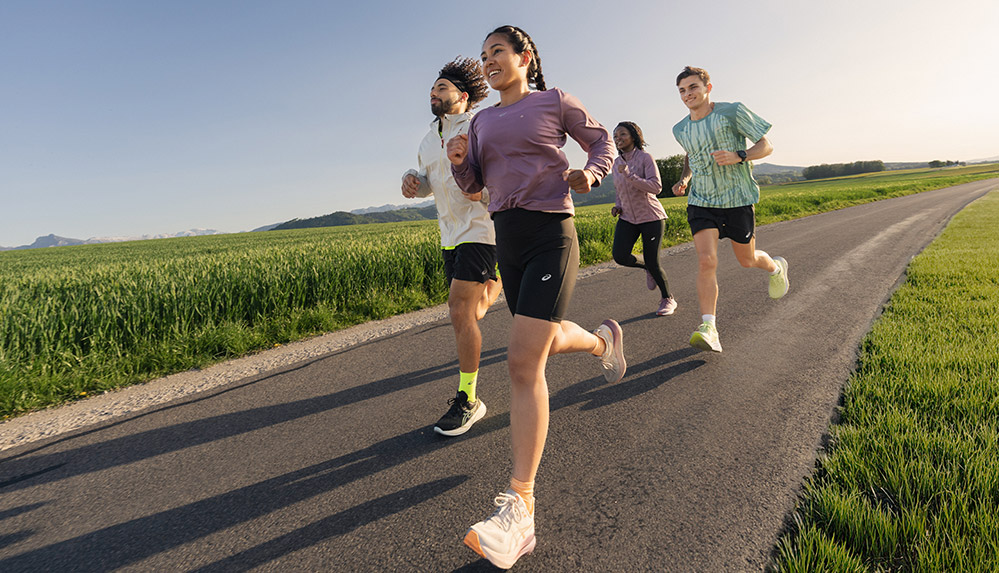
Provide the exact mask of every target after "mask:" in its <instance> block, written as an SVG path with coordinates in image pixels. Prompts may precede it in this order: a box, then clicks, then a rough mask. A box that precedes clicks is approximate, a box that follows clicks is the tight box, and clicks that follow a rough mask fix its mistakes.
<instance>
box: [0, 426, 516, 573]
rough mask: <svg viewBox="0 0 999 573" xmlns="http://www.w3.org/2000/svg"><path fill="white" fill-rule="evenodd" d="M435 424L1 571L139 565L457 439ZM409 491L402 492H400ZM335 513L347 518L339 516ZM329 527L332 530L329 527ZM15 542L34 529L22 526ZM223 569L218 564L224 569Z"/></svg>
mask: <svg viewBox="0 0 999 573" xmlns="http://www.w3.org/2000/svg"><path fill="white" fill-rule="evenodd" d="M509 423H510V420H509V416H507V415H501V416H494V417H492V418H488V419H486V420H483V421H482V422H480V423H479V424H477V425H476V435H477V436H479V435H485V434H486V433H489V432H493V431H496V430H498V429H500V428H502V427H505V426H508V425H509ZM431 435H435V434H433V432H432V430H430V429H429V428H421V429H418V430H413V431H411V432H407V433H405V434H401V435H399V436H396V437H394V438H390V439H387V440H383V441H381V442H378V443H376V444H373V445H371V446H369V447H367V448H363V449H361V450H358V451H356V452H353V453H350V454H346V455H343V456H340V457H338V458H335V459H332V460H328V461H324V462H320V463H317V464H313V465H311V466H308V467H305V468H302V469H300V470H296V471H293V472H288V473H286V474H283V475H281V476H277V477H274V478H271V479H267V480H264V481H260V482H258V483H255V484H252V485H248V486H245V487H242V488H239V489H236V490H233V491H230V492H226V493H223V494H219V495H216V496H214V497H210V498H207V499H204V500H200V501H196V502H193V503H190V504H187V505H183V506H180V507H176V508H172V509H167V510H164V511H161V512H159V513H156V514H153V515H149V516H146V517H141V518H138V519H133V520H131V521H127V522H124V523H120V524H116V525H112V526H109V527H105V528H103V529H100V530H97V531H93V532H90V533H86V534H83V535H80V536H77V537H74V538H71V539H67V540H65V541H60V542H57V543H53V544H50V545H47V546H44V547H40V548H37V549H34V550H32V551H28V552H26V553H21V554H19V555H16V556H13V557H8V558H6V559H0V571H57V570H60V568H61V566H64V565H65V561H63V559H64V556H66V555H72V556H73V563H74V564H75V565H77V566H78V569H77V570H79V571H109V570H114V569H118V568H121V567H125V566H128V565H130V564H134V563H137V562H139V561H142V560H143V559H146V558H149V557H151V556H153V555H156V554H158V553H161V552H164V551H168V550H170V549H173V548H176V547H179V546H181V545H184V544H186V543H191V542H193V541H196V540H198V539H202V538H204V537H206V536H208V535H212V534H215V533H218V532H220V531H224V530H226V529H229V528H232V527H236V526H239V525H242V524H245V523H247V522H249V521H252V520H254V519H257V518H260V517H262V516H264V515H267V514H270V513H272V512H274V511H278V510H281V509H284V508H286V507H288V506H291V505H293V504H296V503H299V502H301V501H304V500H307V499H311V498H314V497H316V496H319V495H322V494H325V493H328V492H331V491H334V490H336V489H337V488H340V487H343V486H344V485H346V484H349V483H352V482H354V481H357V480H359V479H362V478H365V477H367V476H370V475H372V474H374V473H377V472H380V471H383V470H386V469H389V468H392V467H395V466H398V465H399V464H402V463H404V462H407V461H410V460H412V459H415V458H418V457H420V456H423V455H425V454H427V453H429V452H431V451H434V452H436V451H439V450H440V449H441V448H445V447H449V446H450V445H451V444H457V443H460V442H459V441H457V440H454V439H451V440H436V439H432V438H431ZM467 480H468V477H467V476H452V477H448V478H445V479H441V480H437V481H434V482H430V483H427V484H423V485H422V486H418V487H417V488H411V489H409V490H404V491H403V492H401V493H397V494H393V495H389V496H383V497H380V498H378V499H376V500H373V501H369V502H366V503H364V504H361V505H359V506H356V507H353V508H351V509H348V510H345V511H343V512H340V513H338V514H336V515H334V516H331V517H330V518H326V519H324V520H323V521H322V522H320V523H322V524H323V526H322V527H315V528H314V527H313V526H307V527H305V528H303V530H304V531H302V532H301V534H302V535H303V536H304V537H303V538H302V539H296V538H294V536H287V535H286V536H282V537H281V538H278V539H276V540H273V541H272V542H268V543H265V544H263V545H262V546H260V547H258V548H255V549H251V550H248V551H246V552H244V553H242V554H239V555H238V556H235V557H238V558H239V559H240V561H239V563H235V562H234V563H229V562H228V561H223V562H219V563H217V564H213V565H211V566H210V567H213V568H215V569H219V568H220V567H222V568H224V569H226V570H231V568H230V567H228V566H229V565H232V566H234V567H236V568H237V569H239V568H240V566H239V565H240V564H242V563H243V560H245V561H247V562H261V563H262V562H265V561H266V560H269V559H274V558H276V557H278V556H280V555H283V554H285V553H287V552H290V551H293V550H296V549H301V548H302V547H306V546H308V545H311V544H313V543H317V542H319V541H322V540H323V539H327V538H329V537H333V536H339V535H343V534H345V533H348V532H350V531H352V530H353V529H355V528H356V525H354V524H355V523H357V522H361V524H362V525H363V524H364V523H370V522H373V521H377V520H378V519H381V518H383V517H386V516H388V515H391V514H393V513H397V512H399V511H403V510H405V509H408V508H410V507H413V506H415V505H417V504H419V503H422V502H423V501H426V500H428V499H430V498H432V497H435V496H437V495H440V494H442V493H444V492H446V491H448V490H450V489H452V488H454V487H457V486H459V485H461V484H462V483H464V482H465V481H467ZM400 495H404V497H400ZM338 519H343V520H346V521H344V522H339V521H338ZM330 531H332V532H333V535H329V534H328V533H329V532H330ZM12 535H17V536H20V537H18V538H17V540H18V541H19V540H21V539H23V538H25V537H29V536H30V535H32V532H17V533H14V534H12ZM219 570H221V569H219Z"/></svg>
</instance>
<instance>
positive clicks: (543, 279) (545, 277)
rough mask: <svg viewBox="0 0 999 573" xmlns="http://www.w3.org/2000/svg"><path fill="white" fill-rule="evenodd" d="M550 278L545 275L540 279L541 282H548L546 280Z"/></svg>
mask: <svg viewBox="0 0 999 573" xmlns="http://www.w3.org/2000/svg"><path fill="white" fill-rule="evenodd" d="M550 278H552V276H551V275H550V274H547V275H545V276H543V277H541V280H542V281H547V280H548V279H550Z"/></svg>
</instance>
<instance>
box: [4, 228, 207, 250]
mask: <svg viewBox="0 0 999 573" xmlns="http://www.w3.org/2000/svg"><path fill="white" fill-rule="evenodd" d="M221 234H223V232H222V231H216V230H215V229H189V230H187V231H181V232H179V233H174V234H172V235H171V234H160V235H141V236H138V237H91V238H89V239H72V238H69V237H60V236H58V235H45V236H44V237H38V238H37V239H35V242H34V243H31V244H30V245H21V246H20V247H0V251H14V250H21V249H43V248H46V247H70V246H73V245H93V244H98V243H122V242H125V241H144V240H146V239H170V238H174V237H197V236H201V235H221Z"/></svg>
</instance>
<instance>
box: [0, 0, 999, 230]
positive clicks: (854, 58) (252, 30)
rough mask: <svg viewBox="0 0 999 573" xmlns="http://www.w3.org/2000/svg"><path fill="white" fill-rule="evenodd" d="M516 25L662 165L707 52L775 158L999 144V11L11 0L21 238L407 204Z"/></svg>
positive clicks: (982, 5) (771, 1) (986, 152)
mask: <svg viewBox="0 0 999 573" xmlns="http://www.w3.org/2000/svg"><path fill="white" fill-rule="evenodd" d="M508 23H509V24H515V25H518V26H520V27H522V28H524V29H525V30H527V32H528V33H530V34H531V35H532V36H533V37H534V39H535V41H536V42H537V44H538V49H539V51H540V53H541V56H542V63H543V67H544V72H545V78H546V80H547V82H548V85H549V86H557V87H560V88H562V89H564V90H565V91H568V92H570V93H572V94H574V95H576V96H578V97H579V98H580V99H581V100H582V101H583V103H584V104H585V105H586V106H587V108H588V109H589V110H590V112H591V113H592V114H593V115H594V116H595V117H596V118H597V119H598V120H599V121H601V122H602V123H604V124H605V125H608V126H611V127H612V126H613V125H616V123H617V122H619V121H622V120H631V121H635V122H637V123H638V124H639V125H640V126H642V128H643V130H644V132H645V135H646V138H647V139H648V140H649V142H650V143H651V147H650V148H649V151H650V152H651V153H652V154H653V155H654V156H656V157H665V156H667V155H672V154H675V153H679V152H680V148H679V147H678V145H677V144H676V142H675V141H674V140H673V137H672V135H671V131H670V130H671V127H672V125H673V124H674V123H676V121H678V120H679V119H680V118H681V117H682V116H683V115H684V114H685V108H684V107H683V105H682V104H681V103H680V100H679V98H678V96H677V94H676V88H675V78H676V74H677V73H678V72H679V71H680V70H681V69H682V68H683V66H684V65H687V64H690V65H695V66H700V67H704V68H706V69H708V71H709V72H710V73H711V75H712V79H713V83H714V92H713V96H714V100H715V101H742V102H744V103H746V104H747V105H748V106H749V107H750V108H751V109H753V110H754V111H756V112H757V113H758V114H760V115H761V116H763V117H764V118H766V119H768V120H769V121H771V122H772V123H773V124H774V127H773V129H772V130H771V132H770V139H771V141H772V142H773V144H774V147H775V152H774V154H773V155H772V156H771V157H769V158H768V159H767V162H770V163H776V164H781V165H800V166H805V165H813V164H817V163H837V162H850V161H857V160H868V159H882V160H884V161H929V160H932V159H953V160H975V159H980V158H986V157H994V156H996V155H999V139H997V135H996V133H997V128H999V106H997V105H996V102H997V101H999V73H997V71H999V67H997V66H999V64H997V61H999V44H997V43H996V40H995V35H996V33H997V31H999V3H997V2H995V1H994V0H952V1H949V2H944V3H941V2H937V1H935V0H934V1H931V0H910V1H903V0H898V1H896V0H887V1H885V0H875V1H869V0H841V1H837V2H811V1H809V2H793V1H790V0H788V1H776V0H762V1H757V2H745V1H731V0H719V1H715V2H686V3H674V2H663V1H662V0H649V1H644V0H639V1H634V0H633V1H631V2H606V1H603V2H595V1H591V0H577V1H574V2H558V3H556V2H551V3H549V2H539V1H537V0H533V1H529V2H520V1H506V2H497V3H493V2H473V1H468V2H419V1H414V0H407V1H380V0H369V1H363V2H344V1H342V0H338V1H336V2H333V1H327V2H319V1H295V0H289V1H283V2H261V1H210V0H208V1H188V0H171V1H168V2H167V1H152V0H148V1H133V0H120V1H106V0H90V1H86V2H78V1H46V0H4V1H2V2H0V245H4V246H16V245H22V244H28V243H31V242H32V241H34V239H35V237H37V236H39V235H46V234H49V233H55V234H57V235H61V236H67V237H73V238H79V239H86V238H89V237H94V236H123V235H124V236H135V235H143V234H159V233H174V232H178V231H183V230H186V229H191V228H212V229H218V230H220V231H227V232H237V231H245V230H250V229H253V228H255V227H259V226H262V225H266V224H270V223H277V222H281V221H286V220H288V219H292V218H295V217H300V218H305V217H312V216H317V215H322V214H326V213H330V212H332V211H337V210H350V209H356V208H360V207H367V206H372V205H381V204H384V203H399V204H401V203H404V202H405V201H406V200H405V199H403V197H402V196H401V194H400V192H399V179H400V175H401V174H402V172H403V171H405V170H406V169H407V168H409V167H414V166H415V163H416V148H417V144H418V142H419V140H420V138H421V137H422V136H423V135H424V134H425V133H426V130H427V126H428V123H429V121H430V120H431V118H432V116H431V115H430V110H429V96H428V92H429V89H430V86H431V83H432V82H433V81H434V80H435V79H436V72H437V71H438V70H439V69H440V67H441V66H442V65H443V64H444V63H445V62H446V61H448V60H450V59H451V58H453V57H454V56H455V55H458V54H462V55H467V56H472V57H476V56H477V55H478V53H479V51H480V50H481V43H482V41H483V40H484V39H485V35H486V33H487V32H488V31H490V30H492V29H493V28H495V27H496V26H498V25H502V24H508ZM495 101H496V97H495V96H491V97H490V98H489V99H488V100H487V101H486V102H485V103H486V104H487V105H488V104H491V103H494V102H495ZM566 149H567V152H568V154H569V157H570V159H572V160H573V161H577V160H579V159H580V158H582V154H581V153H579V152H578V147H575V144H574V143H572V142H571V141H570V143H569V144H568V145H567V146H566Z"/></svg>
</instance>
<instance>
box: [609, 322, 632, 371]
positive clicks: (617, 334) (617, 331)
mask: <svg viewBox="0 0 999 573" xmlns="http://www.w3.org/2000/svg"><path fill="white" fill-rule="evenodd" d="M603 324H605V325H607V328H609V329H610V331H611V340H613V341H615V342H617V344H615V345H614V350H613V352H614V356H615V357H617V360H618V363H619V364H621V372H620V373H619V374H618V375H617V379H616V380H614V379H611V378H609V377H608V375H611V376H613V374H612V373H611V372H609V371H606V370H605V371H604V378H605V379H606V380H607V381H608V382H610V383H611V384H614V383H616V382H620V381H621V380H622V379H623V378H624V373H625V372H627V370H628V363H627V362H626V361H625V359H624V331H623V330H621V325H620V324H618V323H617V321H616V320H612V319H607V320H605V321H604V322H603Z"/></svg>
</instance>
